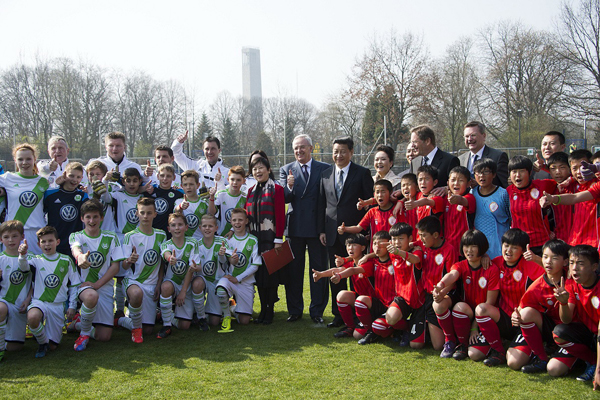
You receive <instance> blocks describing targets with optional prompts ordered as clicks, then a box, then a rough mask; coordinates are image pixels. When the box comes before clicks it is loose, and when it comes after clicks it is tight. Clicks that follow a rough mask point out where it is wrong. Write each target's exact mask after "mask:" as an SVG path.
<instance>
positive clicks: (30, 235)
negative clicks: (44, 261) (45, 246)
mask: <svg viewBox="0 0 600 400" xmlns="http://www.w3.org/2000/svg"><path fill="white" fill-rule="evenodd" d="M40 228H41V227H40ZM38 230H39V228H38V229H25V239H27V246H28V247H29V252H30V253H31V254H42V249H41V248H40V245H39V244H38V237H37V235H36V232H37V231H38Z"/></svg>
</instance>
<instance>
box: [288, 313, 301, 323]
mask: <svg viewBox="0 0 600 400" xmlns="http://www.w3.org/2000/svg"><path fill="white" fill-rule="evenodd" d="M300 318H302V315H298V314H290V316H289V317H288V319H287V322H296V321H298V320H299V319H300Z"/></svg>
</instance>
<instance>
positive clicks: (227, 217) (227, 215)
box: [225, 208, 233, 222]
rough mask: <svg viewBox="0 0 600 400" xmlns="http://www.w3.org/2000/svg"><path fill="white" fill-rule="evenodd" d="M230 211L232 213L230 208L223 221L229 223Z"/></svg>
mask: <svg viewBox="0 0 600 400" xmlns="http://www.w3.org/2000/svg"><path fill="white" fill-rule="evenodd" d="M232 211H233V208H230V209H229V210H227V212H226V213H225V221H227V222H231V212H232Z"/></svg>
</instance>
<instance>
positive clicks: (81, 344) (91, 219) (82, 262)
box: [69, 199, 124, 351]
mask: <svg viewBox="0 0 600 400" xmlns="http://www.w3.org/2000/svg"><path fill="white" fill-rule="evenodd" d="M103 213H104V207H103V206H102V203H101V202H100V201H98V200H96V199H92V200H88V201H86V202H85V203H83V205H82V206H81V221H82V222H83V223H84V230H82V231H79V232H74V233H72V234H71V236H70V238H69V244H70V245H71V252H72V253H73V257H74V258H75V260H76V262H77V265H78V266H79V269H80V271H79V274H80V277H81V281H83V283H82V284H81V287H82V288H84V287H88V288H89V289H93V290H94V291H96V292H97V293H98V304H97V306H96V311H95V316H93V317H92V315H91V314H92V310H90V309H89V308H88V307H87V306H86V304H85V303H84V304H83V305H82V306H81V309H80V322H77V323H76V324H75V327H76V328H77V329H78V330H80V331H81V333H80V336H79V338H78V339H77V341H76V342H75V346H74V348H75V351H82V350H84V349H85V348H86V346H87V343H88V342H89V340H90V337H92V338H94V339H96V340H98V341H102V342H106V341H108V340H110V337H111V336H112V330H113V324H114V318H113V294H114V280H113V278H114V276H115V274H116V273H117V272H119V262H120V261H122V260H123V259H124V257H123V256H122V255H121V249H120V247H119V246H120V244H119V239H118V238H117V235H116V234H115V233H114V232H110V231H105V230H101V229H100V227H101V226H102V220H103V219H104V214H103ZM87 292H89V291H85V292H83V293H87ZM92 324H93V325H95V326H94V327H92Z"/></svg>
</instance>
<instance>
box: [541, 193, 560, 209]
mask: <svg viewBox="0 0 600 400" xmlns="http://www.w3.org/2000/svg"><path fill="white" fill-rule="evenodd" d="M556 197H557V196H553V195H551V194H549V193H548V192H544V195H543V196H542V197H540V207H542V208H546V207H550V206H551V205H552V204H556Z"/></svg>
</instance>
